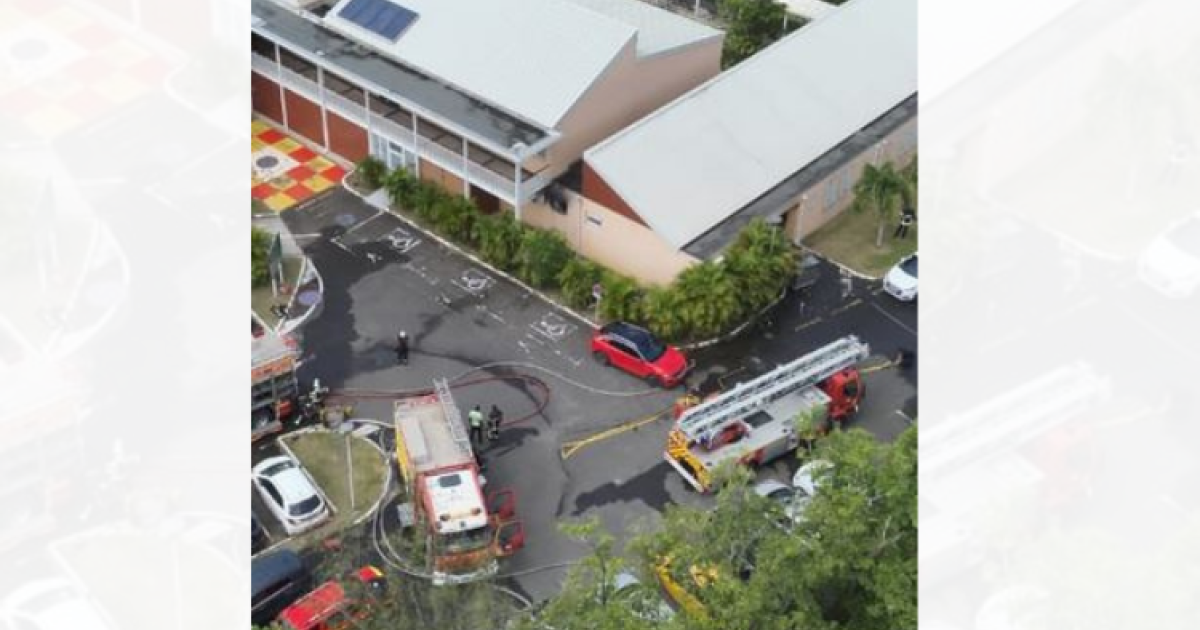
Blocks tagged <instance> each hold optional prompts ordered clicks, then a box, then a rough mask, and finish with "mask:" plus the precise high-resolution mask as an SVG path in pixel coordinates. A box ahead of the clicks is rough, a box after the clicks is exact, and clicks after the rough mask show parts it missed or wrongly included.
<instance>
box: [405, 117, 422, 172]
mask: <svg viewBox="0 0 1200 630" xmlns="http://www.w3.org/2000/svg"><path fill="white" fill-rule="evenodd" d="M408 115H409V116H411V117H412V128H413V160H414V161H415V164H414V165H413V172H414V173H416V175H417V179H421V144H420V142H421V139H420V137H418V135H417V114H416V112H409V113H408Z"/></svg>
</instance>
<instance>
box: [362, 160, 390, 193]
mask: <svg viewBox="0 0 1200 630" xmlns="http://www.w3.org/2000/svg"><path fill="white" fill-rule="evenodd" d="M354 170H355V173H357V174H358V181H359V182H361V183H362V185H363V186H364V187H366V188H368V189H370V190H376V189H378V188H379V187H380V186H382V185H383V183H384V179H385V178H386V177H387V174H388V172H387V166H386V165H385V164H384V163H383V162H381V161H379V158H376V157H374V156H371V155H368V156H367V157H365V158H363V159H361V160H359V161H358V164H357V166H356V168H355V169H354Z"/></svg>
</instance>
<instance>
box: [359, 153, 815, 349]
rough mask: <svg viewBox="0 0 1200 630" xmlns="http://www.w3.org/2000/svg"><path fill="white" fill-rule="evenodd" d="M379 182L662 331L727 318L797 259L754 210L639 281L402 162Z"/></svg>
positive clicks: (778, 283) (551, 283)
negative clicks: (675, 271)
mask: <svg viewBox="0 0 1200 630" xmlns="http://www.w3.org/2000/svg"><path fill="white" fill-rule="evenodd" d="M360 168H361V165H360ZM364 177H365V176H364ZM379 184H380V185H381V186H382V187H383V188H385V189H386V190H387V192H388V196H389V197H390V199H391V201H392V204H393V205H396V206H399V207H401V208H404V209H405V210H407V211H410V212H412V213H414V214H416V215H417V217H418V218H420V219H421V221H422V222H423V223H425V224H426V225H428V226H430V227H432V228H433V229H434V230H436V231H437V232H439V233H440V234H442V235H443V236H445V237H447V238H449V239H450V240H452V241H455V242H457V243H460V244H462V245H466V246H468V247H471V248H474V249H475V250H477V251H478V252H479V255H480V256H481V257H482V258H483V259H484V260H486V261H487V262H488V263H489V264H492V265H495V266H496V267H498V268H499V269H501V270H503V271H505V272H508V273H512V274H515V275H516V276H518V277H520V278H521V279H522V280H524V281H525V282H527V283H529V284H530V285H532V286H534V287H537V288H540V289H553V290H558V291H560V292H561V293H562V296H563V299H564V301H565V302H566V303H567V304H568V305H569V306H571V307H574V308H589V307H598V308H597V312H598V315H599V317H600V318H601V319H603V320H606V321H615V320H622V321H629V322H635V323H639V324H642V325H644V326H646V327H648V328H649V329H651V330H652V331H654V332H655V334H657V335H659V336H661V337H663V338H664V339H669V340H675V341H679V340H694V339H704V338H710V337H713V336H716V335H719V334H721V333H723V332H726V331H728V330H730V329H732V328H734V327H735V326H737V325H738V324H739V323H741V322H742V321H743V320H744V319H745V318H746V317H748V316H750V315H752V314H754V313H756V312H758V311H759V310H761V309H762V308H763V307H765V306H767V305H768V304H770V303H771V302H772V301H773V300H775V299H776V298H777V297H779V295H780V294H781V293H782V291H783V289H784V287H785V286H786V285H787V283H788V281H789V279H790V278H791V276H792V274H793V273H794V269H795V258H794V253H793V252H792V248H791V244H790V243H788V241H787V238H786V237H785V236H784V234H783V233H782V232H781V231H780V230H779V229H777V228H774V227H772V226H770V225H767V224H766V223H765V222H764V221H762V220H760V219H755V220H754V221H752V222H751V223H750V224H749V225H748V226H746V228H744V229H743V230H742V232H741V233H740V234H739V235H738V238H737V240H735V241H734V243H733V244H732V245H730V247H729V248H728V249H727V250H726V252H725V256H724V257H723V258H722V260H721V261H720V262H713V261H706V262H702V263H699V264H697V265H693V266H692V267H689V268H688V269H685V270H684V271H683V273H681V274H679V277H678V278H676V279H675V281H674V282H673V283H671V284H670V285H669V286H666V287H654V288H651V289H649V290H646V289H643V287H641V286H639V285H638V283H637V282H636V281H634V280H633V279H632V278H629V277H627V276H623V275H621V274H619V273H616V272H614V271H612V270H610V269H606V268H604V267H602V266H600V265H598V264H596V263H594V262H592V261H590V260H587V259H584V258H581V257H579V256H578V255H577V254H575V252H573V251H572V250H571V248H570V246H569V245H568V244H567V242H566V240H564V239H563V237H562V235H560V234H559V233H558V232H555V231H553V230H544V229H540V228H535V227H531V226H528V225H522V224H520V223H518V222H517V220H516V219H515V218H514V217H513V215H512V214H510V213H507V212H505V213H500V214H495V215H484V214H482V213H480V212H479V209H478V208H477V207H475V204H474V203H472V202H471V201H470V200H469V199H466V198H465V197H462V196H459V195H455V194H451V193H448V192H446V191H445V190H443V189H442V188H441V187H440V186H438V185H436V184H433V183H430V182H425V181H422V180H419V179H417V178H416V177H415V176H413V175H412V174H411V173H409V172H408V171H405V170H403V169H397V170H395V171H392V172H391V173H387V174H381V175H380V176H379ZM596 284H600V285H601V288H602V289H603V298H602V299H601V300H600V303H599V304H598V305H597V304H596V302H595V298H594V297H593V295H592V292H593V288H594V287H595V285H596Z"/></svg>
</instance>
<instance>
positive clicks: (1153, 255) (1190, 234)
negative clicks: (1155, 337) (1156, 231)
mask: <svg viewBox="0 0 1200 630" xmlns="http://www.w3.org/2000/svg"><path fill="white" fill-rule="evenodd" d="M1138 275H1140V276H1141V278H1142V281H1143V282H1145V283H1146V284H1148V285H1150V286H1151V287H1153V288H1154V289H1155V290H1157V291H1159V292H1160V293H1162V294H1164V295H1166V296H1168V297H1172V298H1186V297H1189V296H1191V295H1193V294H1194V293H1195V292H1196V289H1197V288H1198V287H1200V212H1197V213H1196V214H1194V215H1192V216H1190V217H1188V218H1187V219H1184V220H1183V221H1180V222H1179V223H1176V224H1175V225H1173V226H1171V228H1170V229H1168V230H1167V231H1166V232H1164V233H1163V234H1162V235H1160V236H1159V237H1158V238H1156V239H1154V241H1153V242H1152V243H1151V244H1150V247H1148V248H1147V249H1146V253H1145V254H1143V255H1142V257H1141V259H1140V260H1139V261H1138Z"/></svg>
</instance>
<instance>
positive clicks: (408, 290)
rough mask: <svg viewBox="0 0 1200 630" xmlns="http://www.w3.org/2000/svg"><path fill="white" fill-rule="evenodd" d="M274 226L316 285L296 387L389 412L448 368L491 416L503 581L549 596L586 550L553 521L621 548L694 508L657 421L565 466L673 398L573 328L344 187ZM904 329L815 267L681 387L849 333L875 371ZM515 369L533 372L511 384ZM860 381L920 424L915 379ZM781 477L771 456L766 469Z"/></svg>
mask: <svg viewBox="0 0 1200 630" xmlns="http://www.w3.org/2000/svg"><path fill="white" fill-rule="evenodd" d="M283 218H284V221H285V222H286V223H287V225H288V227H289V229H290V230H291V231H292V233H293V235H295V236H296V238H297V241H298V242H299V243H300V245H301V247H302V248H304V250H305V252H306V253H307V255H308V256H309V257H310V258H311V260H312V261H313V263H314V264H315V265H316V267H317V268H318V269H319V270H320V272H321V275H322V277H323V279H324V283H325V300H324V304H323V307H322V310H321V313H320V315H319V316H318V317H317V318H316V319H314V320H313V321H311V322H310V323H308V324H307V325H306V326H305V327H304V329H303V331H302V337H303V340H302V341H303V348H304V355H305V357H304V365H303V367H302V368H301V380H302V383H303V385H304V386H305V387H307V385H308V383H310V382H311V380H312V379H313V378H317V377H319V378H320V379H321V381H322V383H323V384H325V385H327V386H329V387H331V388H333V390H334V392H335V394H336V393H338V392H341V393H342V394H343V395H346V396H349V397H352V398H354V404H355V405H356V413H355V415H356V416H359V417H374V418H379V419H387V418H388V417H389V416H390V403H389V402H388V398H389V396H392V395H395V392H405V391H413V390H421V389H425V388H428V387H429V386H430V384H431V382H432V380H433V379H435V378H450V379H452V380H453V383H454V384H455V388H454V394H455V397H456V402H457V403H458V405H459V407H460V408H462V409H463V411H464V412H465V411H466V410H468V409H470V408H471V407H472V406H473V405H476V404H478V405H481V406H483V408H484V409H486V408H488V406H490V405H491V404H493V403H494V404H497V405H499V406H500V408H501V409H502V410H504V412H505V418H506V421H505V426H504V429H503V431H502V435H501V438H500V440H499V441H498V442H496V443H495V444H492V445H489V446H488V447H486V448H485V449H484V460H485V466H486V469H485V475H486V477H487V479H488V488H490V489H500V488H513V489H514V490H515V491H516V494H517V508H518V515H519V517H520V518H521V519H522V521H523V522H524V523H525V527H526V531H527V536H528V538H527V547H526V548H525V549H524V550H523V551H522V552H520V553H519V554H517V555H516V556H514V557H513V558H511V559H509V560H507V561H506V562H505V564H504V566H503V567H502V573H514V574H519V575H518V576H517V577H515V578H514V582H515V586H516V587H517V588H519V589H520V590H521V591H523V592H525V593H526V594H528V595H529V596H531V597H533V598H534V599H544V598H546V597H548V596H550V595H552V594H553V593H555V592H556V591H557V589H558V588H559V585H560V584H561V582H562V579H563V577H564V574H565V573H564V569H563V568H561V567H559V566H556V565H560V564H562V563H564V562H568V561H570V560H572V559H575V558H578V557H580V556H581V555H582V554H583V553H584V551H585V550H584V549H583V548H582V546H581V545H579V544H578V543H576V542H574V541H572V540H570V539H568V538H566V537H565V536H563V535H562V534H561V533H560V532H559V531H558V528H557V526H558V523H559V522H561V521H563V520H572V519H578V518H582V517H591V516H595V517H597V518H599V519H600V520H601V522H602V523H604V525H605V526H606V528H607V529H608V530H609V531H610V532H612V533H614V534H615V535H617V537H618V541H619V542H621V543H623V542H625V541H626V540H628V538H629V537H630V536H631V535H633V534H634V533H635V532H636V531H638V530H639V529H640V528H644V527H649V526H651V525H652V524H653V522H654V521H655V520H656V519H657V517H658V515H659V514H660V513H661V512H662V510H663V509H664V508H665V506H666V505H668V504H670V503H690V504H704V503H705V501H706V500H707V499H706V498H705V497H701V496H698V495H696V494H695V493H694V492H691V491H690V490H689V489H686V488H685V487H684V483H683V481H682V480H681V479H680V478H679V477H678V475H675V474H674V473H673V472H670V469H669V468H668V466H667V464H666V463H665V462H664V461H663V459H662V447H663V444H664V443H665V437H666V433H667V431H668V430H669V427H670V420H669V418H668V417H667V416H666V415H665V414H664V415H663V416H662V417H660V418H658V419H657V420H654V421H651V422H649V423H648V424H645V425H644V426H642V427H641V428H639V429H637V430H633V431H628V432H625V433H622V434H619V435H617V436H616V437H613V438H610V439H607V440H604V441H602V442H599V443H596V444H594V445H591V446H588V447H587V448H584V449H582V450H580V451H579V452H577V453H576V454H574V455H573V456H572V457H570V458H569V459H567V460H566V461H564V460H563V459H562V458H561V456H560V447H561V445H562V444H563V443H564V442H568V441H571V440H576V439H579V438H582V437H586V436H589V435H593V434H595V433H598V432H600V431H602V430H605V429H608V428H611V427H615V426H618V425H621V424H624V423H626V422H628V421H631V420H634V419H640V418H647V417H650V416H653V415H654V414H657V413H660V412H662V411H664V410H666V409H667V408H669V406H670V405H671V403H672V402H673V401H674V399H675V398H676V396H677V395H678V394H679V393H680V392H679V391H675V392H666V391H662V390H659V389H649V388H647V386H646V385H645V384H644V383H642V382H641V381H639V380H637V379H635V378H633V377H631V376H628V375H625V374H623V373H620V372H617V371H615V370H613V369H611V368H606V367H602V366H600V365H598V364H596V363H595V362H594V361H593V360H592V359H591V358H590V356H589V353H588V339H589V336H590V333H591V330H590V328H589V326H588V325H587V324H586V323H585V322H583V321H580V320H578V319H576V318H574V317H572V316H571V315H569V314H567V313H564V312H562V311H560V310H558V309H557V308H555V307H553V306H551V305H549V304H547V303H545V302H543V301H542V300H541V299H539V298H538V297H536V296H534V295H532V294H530V293H528V292H527V291H525V290H524V289H522V288H521V287H519V286H517V285H515V284H512V283H510V282H508V281H506V280H504V279H503V278H501V277H497V276H496V274H494V273H492V272H491V271H489V270H487V269H486V268H484V267H482V266H481V265H478V264H476V263H474V262H472V261H471V260H469V259H468V258H466V257H463V256H461V255H459V254H457V253H455V252H453V251H451V250H449V249H447V248H445V247H443V246H441V245H440V244H438V243H437V242H436V241H435V240H433V239H432V238H430V237H429V236H428V235H426V234H424V233H422V232H420V231H419V230H416V229H413V228H411V227H409V226H408V225H406V224H404V223H403V222H402V221H400V220H399V219H397V218H396V217H393V216H391V215H388V214H380V213H378V212H377V211H376V210H375V209H374V208H371V207H369V206H367V205H366V204H364V203H363V202H362V201H360V200H359V199H358V198H356V197H354V196H353V195H351V194H350V193H348V192H346V191H344V190H340V189H339V190H336V191H334V192H332V193H330V194H327V195H325V196H323V197H321V198H319V199H318V200H316V201H314V202H311V203H309V204H307V205H305V206H303V207H301V208H299V209H296V210H292V211H289V212H286V213H284V215H283ZM401 330H404V331H406V332H407V333H408V335H409V337H410V340H411V350H410V358H409V359H410V360H409V363H408V364H407V365H399V364H398V363H397V360H396V356H395V353H394V350H393V348H394V339H395V336H396V334H397V333H398V332H399V331H401ZM916 330H917V329H916V306H915V305H914V304H900V303H897V302H895V301H894V300H892V299H891V298H890V297H889V296H887V295H886V294H882V293H881V292H880V291H879V286H878V283H869V282H865V281H855V282H854V283H853V286H852V287H851V289H850V292H849V293H848V294H845V293H844V287H843V285H842V283H841V282H840V280H839V277H838V272H837V271H836V269H833V268H832V267H825V268H823V277H822V279H821V280H820V281H819V283H818V284H817V285H816V286H815V287H813V289H812V290H811V291H810V292H809V293H808V294H805V295H799V294H795V295H789V296H788V297H787V298H786V299H784V300H783V301H782V302H781V303H780V304H779V305H778V306H777V308H776V309H774V310H773V311H772V312H771V314H770V315H769V316H768V317H767V318H765V319H764V320H763V322H761V323H760V324H757V325H755V326H753V327H752V328H751V329H750V330H748V331H746V333H745V334H743V335H742V336H740V337H738V338H736V339H734V340H732V341H729V342H727V343H724V344H720V345H719V346H717V347H714V348H710V349H705V350H701V351H697V352H696V353H694V355H693V356H694V358H695V359H696V361H697V370H696V374H695V376H694V379H695V380H693V382H696V381H697V380H703V379H705V378H712V379H716V378H720V379H721V380H722V384H724V385H726V386H729V385H732V384H734V383H736V382H738V381H740V380H744V379H745V378H750V377H752V376H754V375H756V374H758V373H761V372H764V371H767V370H769V369H771V368H772V367H774V366H775V365H776V364H780V363H784V362H786V361H789V360H791V359H794V358H796V357H797V356H800V355H801V354H803V353H805V352H807V351H810V350H812V349H814V348H816V347H818V346H820V345H823V344H825V343H828V342H829V341H832V340H834V339H836V338H838V337H840V336H842V335H845V334H857V335H859V336H860V338H862V339H864V340H865V341H867V343H868V344H870V345H871V347H872V354H873V358H872V361H873V362H878V363H882V362H884V361H886V360H887V359H888V358H890V357H891V356H893V355H894V354H895V351H896V349H897V348H901V347H903V348H908V349H915V347H916ZM514 373H515V374H520V375H524V376H532V377H535V378H536V379H537V381H534V382H531V381H529V380H514V379H512V378H506V377H511V376H512V375H513V374H514ZM543 383H544V385H545V387H543V386H542V384H543ZM867 383H868V397H867V399H866V402H865V404H864V407H863V409H862V411H861V413H860V415H859V417H858V418H857V419H856V420H855V421H854V423H855V424H856V425H857V426H861V427H863V428H865V429H867V430H869V431H871V432H872V433H874V434H876V435H878V436H879V437H880V438H881V439H890V438H891V437H893V436H895V435H896V434H897V433H899V432H900V431H901V430H903V428H904V427H905V426H907V423H908V421H909V420H907V419H906V418H912V417H914V416H915V408H916V372H915V370H909V371H905V372H900V371H898V370H895V369H885V370H880V371H878V372H874V373H872V374H870V375H868V376H867ZM547 390H548V395H547ZM897 411H901V412H903V415H902V414H900V413H897ZM788 472H789V462H786V461H784V462H776V463H775V464H772V465H768V466H766V467H764V470H763V471H761V474H762V475H765V476H778V477H782V476H784V475H786V474H788Z"/></svg>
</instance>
